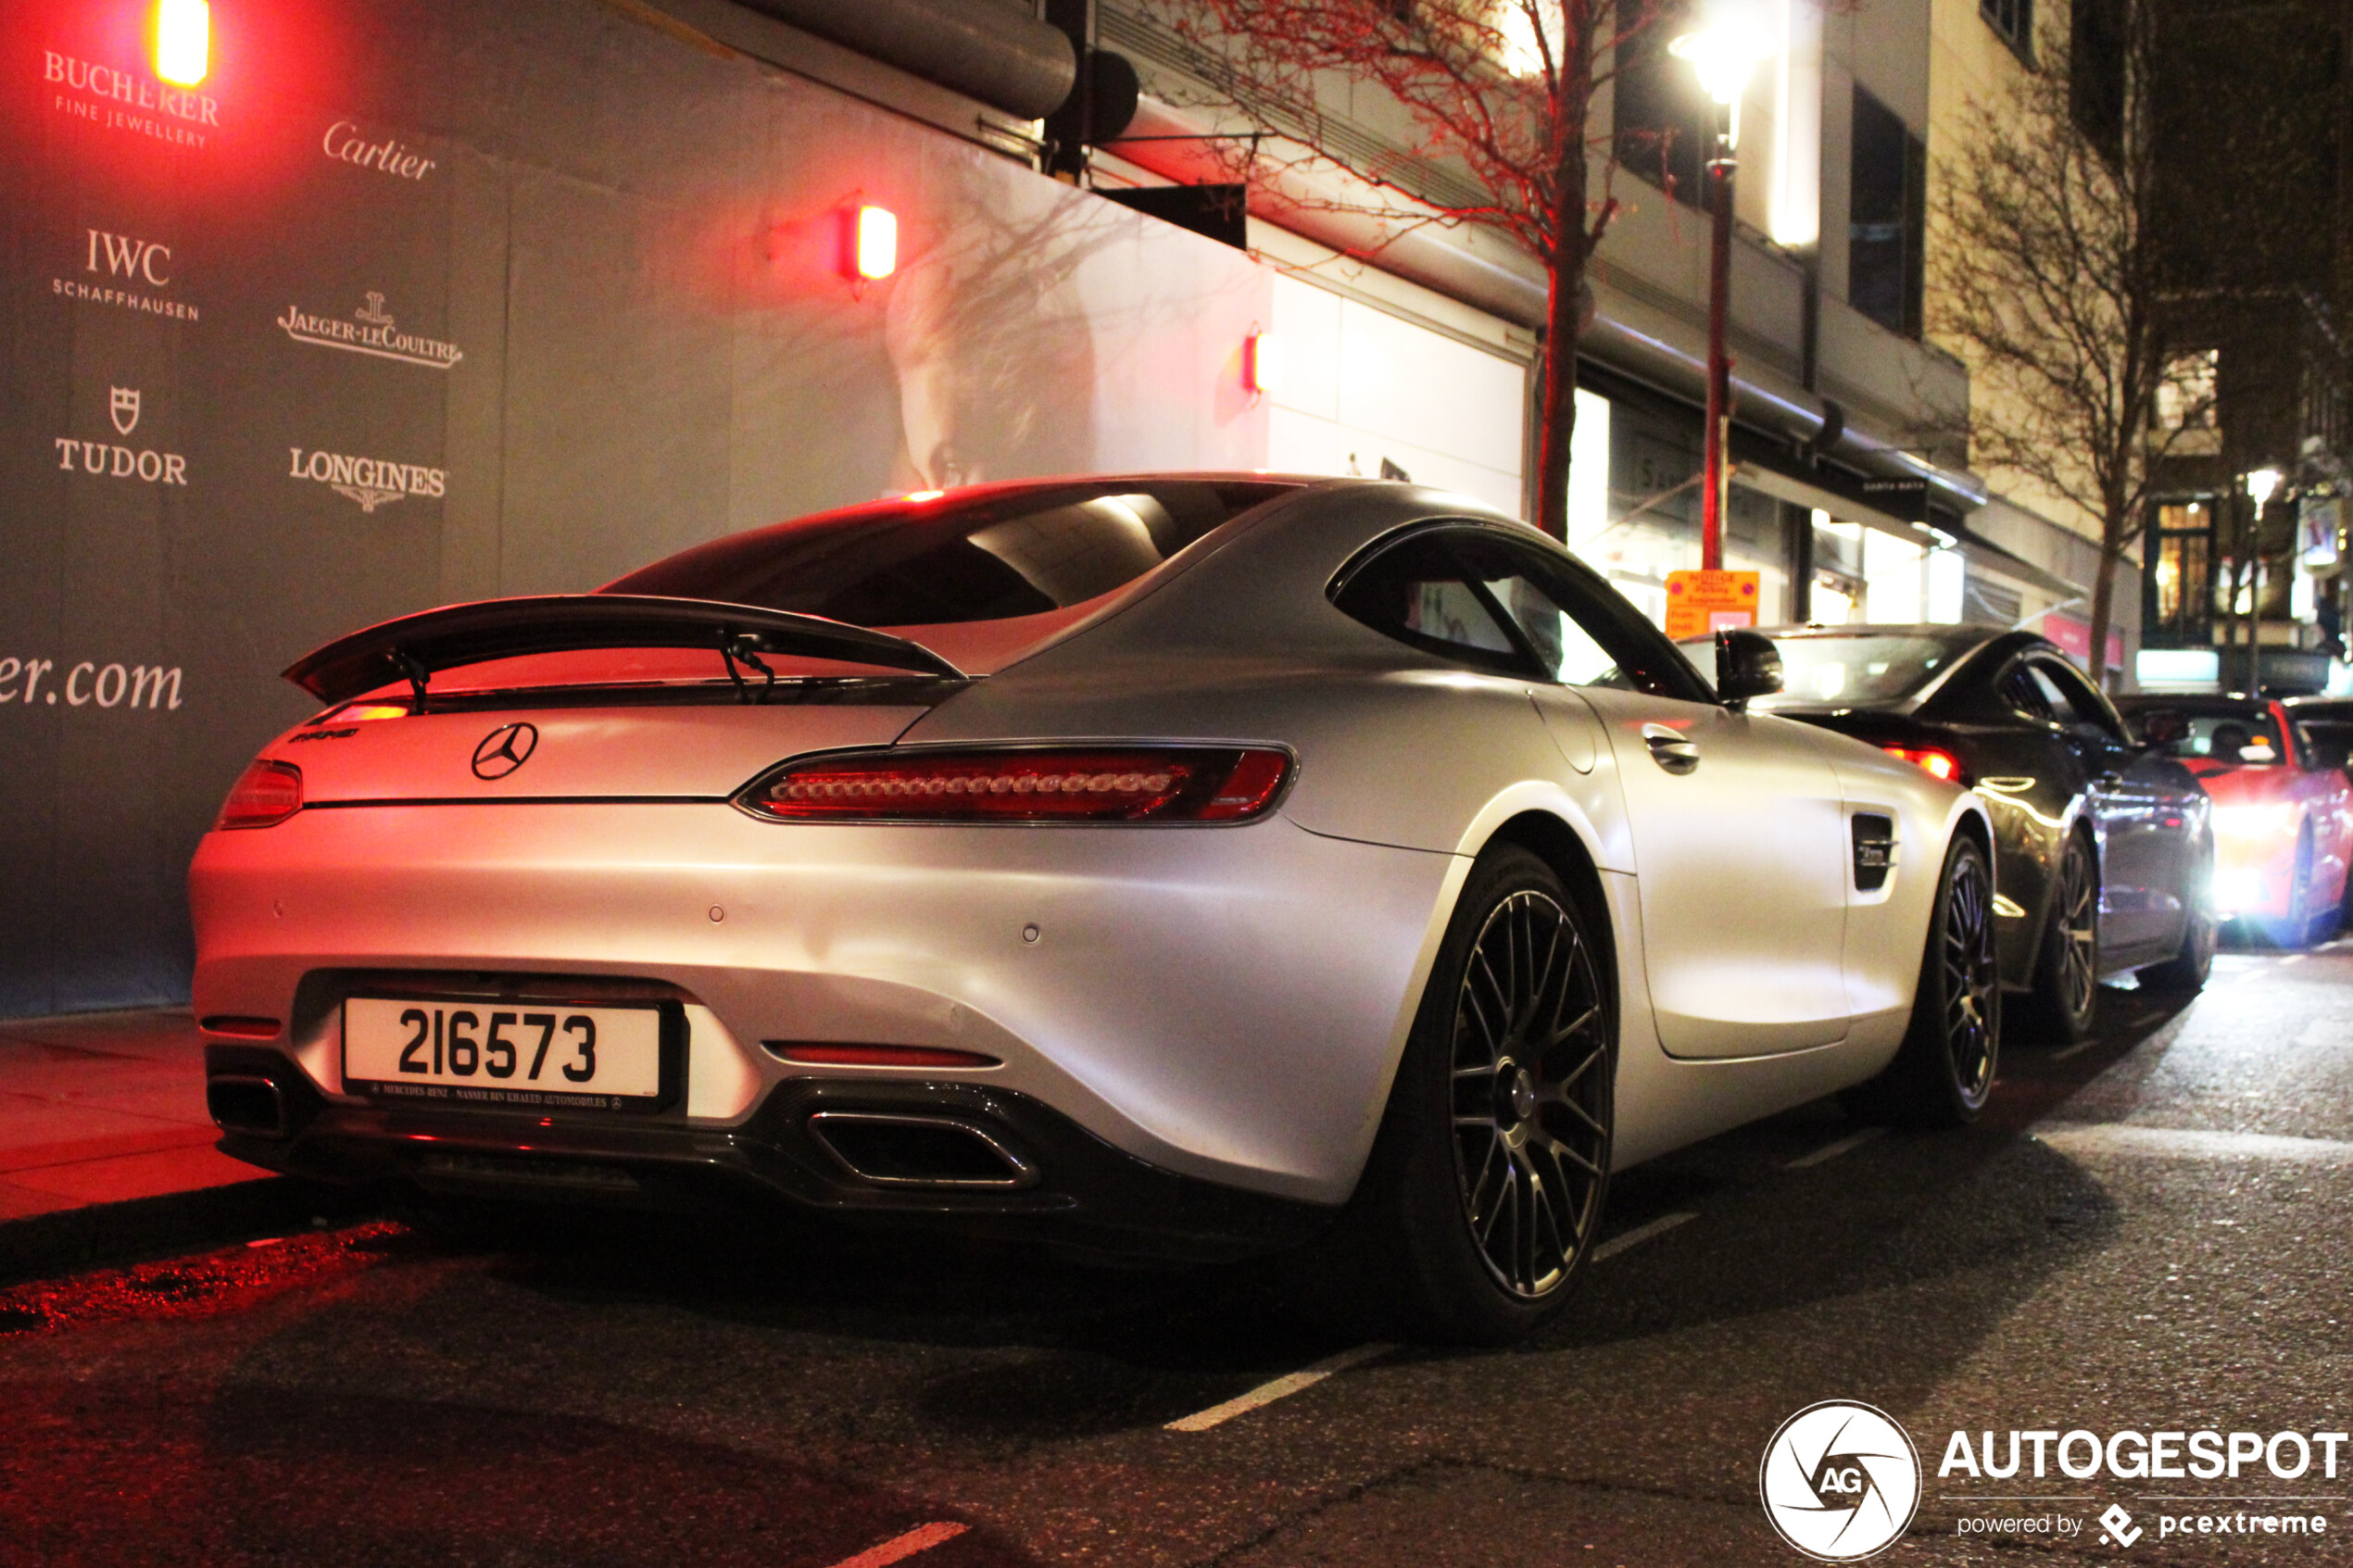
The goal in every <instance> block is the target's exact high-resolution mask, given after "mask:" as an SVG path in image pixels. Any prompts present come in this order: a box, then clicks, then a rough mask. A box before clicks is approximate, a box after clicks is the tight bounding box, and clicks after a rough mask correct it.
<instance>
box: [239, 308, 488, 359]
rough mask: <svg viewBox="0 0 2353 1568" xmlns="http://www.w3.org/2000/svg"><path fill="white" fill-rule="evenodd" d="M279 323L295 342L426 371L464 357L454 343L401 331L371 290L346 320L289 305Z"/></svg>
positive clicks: (389, 312) (390, 313)
mask: <svg viewBox="0 0 2353 1568" xmlns="http://www.w3.org/2000/svg"><path fill="white" fill-rule="evenodd" d="M278 325H279V326H280V327H282V328H283V329H284V330H285V333H286V335H287V336H288V337H290V338H292V339H294V340H295V341H296V343H307V344H309V345H312V346H313V347H316V348H340V349H343V350H345V351H346V352H347V353H351V354H372V355H374V356H375V357H376V358H379V359H397V360H399V361H401V362H402V363H403V364H408V365H422V366H424V367H425V368H426V369H428V370H447V369H448V368H449V367H450V366H452V365H454V364H456V363H457V362H458V361H459V360H460V359H462V358H465V356H464V355H463V354H461V353H459V350H458V345H456V344H454V343H444V342H442V341H441V340H440V339H439V338H431V337H420V336H419V335H417V334H416V333H414V332H402V331H400V329H399V328H398V327H397V326H396V324H395V323H394V321H393V319H392V312H391V311H389V310H386V309H385V308H384V295H381V294H377V293H375V292H374V291H373V290H371V291H369V295H368V300H367V303H366V304H364V305H362V306H360V307H359V309H357V310H355V311H353V312H352V313H351V316H350V319H349V320H344V319H342V318H339V317H333V316H313V315H311V314H310V313H309V312H308V311H307V310H305V309H303V308H302V307H300V306H298V305H289V306H287V307H286V313H285V314H284V315H283V316H281V317H279V318H278Z"/></svg>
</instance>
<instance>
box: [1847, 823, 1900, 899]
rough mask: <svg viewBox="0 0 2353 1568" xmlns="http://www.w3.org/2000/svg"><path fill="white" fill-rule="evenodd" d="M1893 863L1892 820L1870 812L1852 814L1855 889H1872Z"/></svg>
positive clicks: (1883, 881) (1882, 881) (1884, 878)
mask: <svg viewBox="0 0 2353 1568" xmlns="http://www.w3.org/2000/svg"><path fill="white" fill-rule="evenodd" d="M1894 867H1895V820H1894V818H1893V817H1881V816H1878V815H1876V814H1874V813H1871V812H1868V811H1866V812H1857V813H1856V817H1855V890H1856V892H1857V893H1876V892H1878V891H1879V890H1880V889H1881V888H1882V887H1885V886H1886V885H1887V873H1888V872H1891V871H1893V870H1894Z"/></svg>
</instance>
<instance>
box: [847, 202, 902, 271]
mask: <svg viewBox="0 0 2353 1568" xmlns="http://www.w3.org/2000/svg"><path fill="white" fill-rule="evenodd" d="M898 270H899V215H898V214H896V213H894V212H892V211H891V210H890V209H889V208H888V207H859V208H858V209H857V210H856V211H855V212H854V213H852V214H851V215H850V229H849V275H850V277H851V279H852V280H853V281H855V282H862V283H871V282H880V281H881V280H883V279H885V278H887V277H889V276H890V275H891V274H892V273H893V272H896V271H898Z"/></svg>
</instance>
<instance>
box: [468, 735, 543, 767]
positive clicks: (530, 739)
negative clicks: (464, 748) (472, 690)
mask: <svg viewBox="0 0 2353 1568" xmlns="http://www.w3.org/2000/svg"><path fill="white" fill-rule="evenodd" d="M538 745H539V732H538V731H537V730H535V729H534V728H532V727H531V726H530V725H529V724H501V725H499V726H498V727H497V729H495V730H493V731H491V732H490V733H489V734H486V735H484V736H483V737H482V744H481V745H480V746H475V747H474V777H476V778H478V779H503V778H505V777H506V776H507V775H508V774H509V773H511V772H513V771H515V770H516V769H517V768H520V767H522V765H523V764H524V763H526V762H528V761H530V760H531V753H532V751H533V749H534V748H535V747H536V746H538Z"/></svg>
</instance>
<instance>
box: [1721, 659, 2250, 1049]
mask: <svg viewBox="0 0 2353 1568" xmlns="http://www.w3.org/2000/svg"><path fill="white" fill-rule="evenodd" d="M1765 634H1766V635H1767V636H1768V637H1771V638H1772V639H1773V640H1774V642H1775V644H1776V645H1777V646H1779V647H1780V651H1781V659H1782V664H1783V682H1784V688H1783V690H1782V691H1781V693H1780V695H1778V696H1771V697H1765V698H1760V699H1758V700H1757V701H1756V702H1755V703H1754V704H1752V706H1753V707H1755V708H1757V709H1762V710H1765V711H1768V712H1772V713H1777V714H1780V715H1781V716H1782V717H1784V718H1790V719H1802V720H1804V721H1807V722H1809V723H1815V724H1820V725H1822V726H1823V727H1824V728H1826V729H1832V730H1837V731H1839V732H1841V733H1842V734H1850V735H1853V736H1856V738H1857V739H1861V740H1867V741H1869V742H1871V743H1873V744H1874V745H1877V746H1881V747H1883V748H1885V749H1886V750H1889V751H1891V752H1895V753H1898V754H1901V755H1903V756H1905V757H1906V758H1908V759H1911V760H1913V761H1915V762H1917V763H1919V765H1920V766H1922V767H1924V768H1927V769H1928V770H1929V771H1931V772H1934V773H1936V774H1937V775H1938V776H1939V777H1946V778H1951V779H1953V780H1955V781H1956V782H1957V783H1960V784H1968V785H1969V786H1970V787H1972V788H1974V789H1975V790H1977V792H1978V793H1979V794H1980V795H1981V796H1982V797H1984V799H1985V802H1986V804H1987V806H1988V807H1989V808H1990V809H1991V810H1992V812H1993V816H1994V832H1995V834H1996V835H1997V839H1998V853H1997V854H1996V856H1995V865H1994V884H1995V887H1996V890H1997V897H1996V900H1995V912H1996V915H1997V917H1998V919H1997V921H1996V927H1995V928H1996V930H1997V932H1998V933H1999V937H2000V947H2001V957H2002V977H2003V981H2004V984H2005V986H2006V987H2007V988H2008V989H2011V990H2016V991H2023V992H2027V993H2030V997H2031V999H2030V1004H2029V1006H2028V1007H2027V1008H2025V1009H2023V1010H2022V1011H2024V1012H2026V1013H2027V1014H2028V1015H2029V1016H2030V1017H2031V1018H2032V1020H2033V1022H2035V1023H2036V1024H2039V1025H2040V1026H2041V1030H2042V1032H2043V1033H2045V1035H2050V1036H2054V1037H2057V1038H2058V1039H2062V1040H2070V1041H2072V1040H2079V1039H2082V1037H2083V1035H2084V1034H2085V1033H2086V1032H2087V1031H2088V1030H2089V1028H2090V1026H2091V1020H2092V1010H2093V1003H2094V1000H2095V997H2096V995H2097V989H2098V984H2099V981H2100V980H2101V979H2102V978H2103V977H2105V976H2107V975H2111V974H2117V973H2120V972H2125V971H2128V970H2138V971H2140V972H2141V978H2142V980H2143V981H2144V983H2147V984H2154V985H2161V986H2170V987H2173V988H2177V989H2184V990H2196V989H2197V988H2198V987H2200V986H2202V985H2205V983H2206V975H2207V971H2208V967H2209V966H2210V964H2211V962H2212V960H2213V954H2214V944H2215V925H2216V922H2215V920H2214V915H2213V910H2212V908H2211V901H2210V894H2209V890H2210V887H2211V884H2212V881H2213V861H2214V847H2213V845H2214V841H2213V836H2212V830H2211V824H2210V821H2209V814H2210V803H2209V802H2208V799H2207V797H2206V792H2205V790H2204V789H2203V788H2201V787H2200V785H2199V784H2198V782H2197V780H2196V777H2195V776H2193V775H2192V774H2191V772H2190V771H2189V770H2187V769H2185V768H2183V766H2182V765H2181V764H2180V763H2178V762H2175V761H2173V760H2171V759H2169V758H2167V757H2165V756H2163V755H2161V754H2160V753H2159V752H2158V750H2155V749H2152V748H2151V747H2149V746H2144V745H2142V744H2140V743H2137V742H2135V741H2134V740H2133V737H2132V736H2131V735H2130V734H2128V732H2127V731H2126V729H2125V727H2124V724H2123V721H2121V720H2120V718H2119V717H2118V715H2117V711H2116V709H2115V708H2114V707H2113V706H2112V705H2111V704H2110V703H2109V702H2108V699H2107V698H2106V697H2105V696H2101V695H2100V693H2099V691H2098V690H2097V689H2096V688H2095V687H2094V686H2093V684H2091V682H2090V681H2088V680H2086V679H2085V678H2084V677H2083V674H2082V671H2079V670H2077V669H2076V668H2075V666H2074V665H2073V664H2071V663H2070V662H2069V661H2068V658H2067V656H2066V655H2065V654H2064V653H2062V652H2060V651H2059V649H2058V647H2057V646H2056V645H2055V644H2053V643H2051V642H2050V641H2048V640H2047V639H2045V638H2044V637H2041V636H2038V635H2036V634H2035V633H2031V632H1999V631H1994V630H1992V629H1989V628H1987V627H1983V626H1948V625H1919V626H1784V627H1768V628H1767V629H1766V631H1765ZM1684 646H1685V647H1686V650H1687V651H1691V652H1693V653H1695V654H1698V653H1700V651H1701V650H1700V648H1699V646H1698V645H1695V644H1686V645H1684ZM1711 659H1712V655H1705V656H1703V657H1700V658H1698V659H1696V660H1695V661H1696V662H1699V663H1701V664H1702V665H1703V666H1704V667H1705V665H1706V664H1708V663H1709V662H1710V660H1711Z"/></svg>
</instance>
